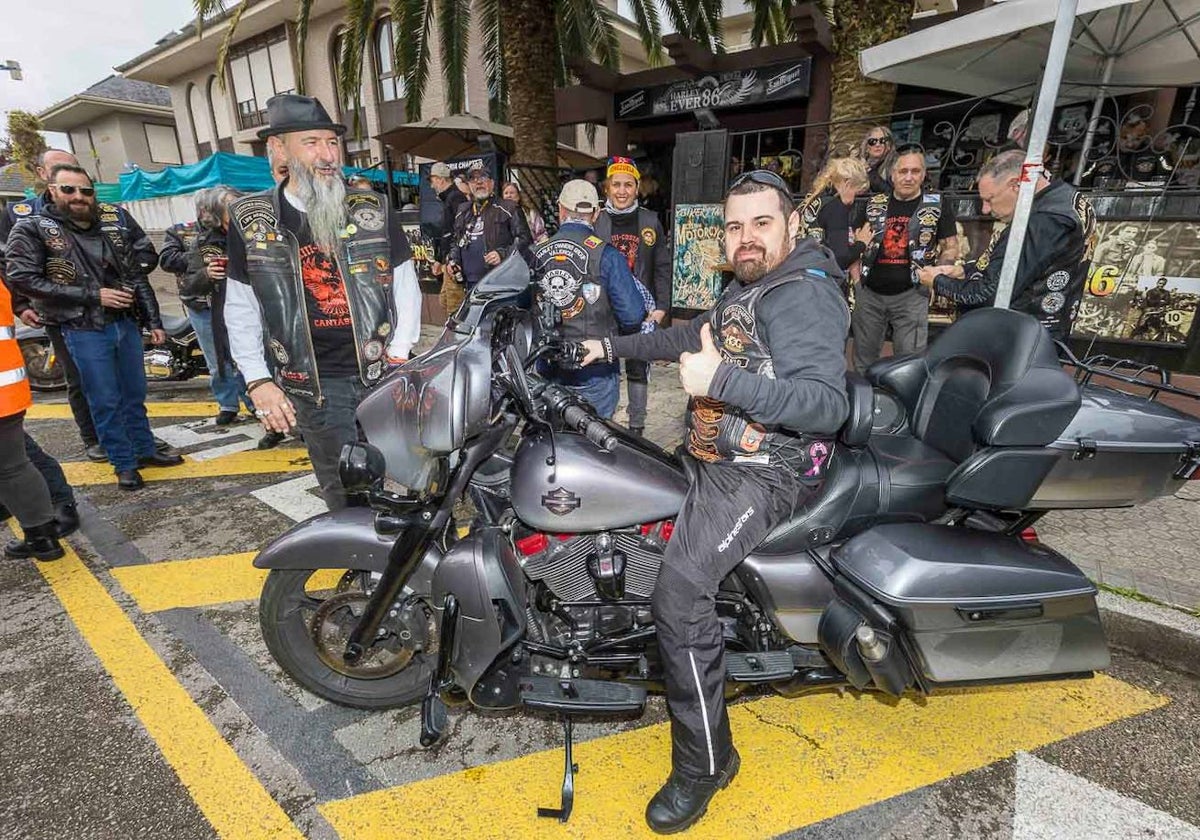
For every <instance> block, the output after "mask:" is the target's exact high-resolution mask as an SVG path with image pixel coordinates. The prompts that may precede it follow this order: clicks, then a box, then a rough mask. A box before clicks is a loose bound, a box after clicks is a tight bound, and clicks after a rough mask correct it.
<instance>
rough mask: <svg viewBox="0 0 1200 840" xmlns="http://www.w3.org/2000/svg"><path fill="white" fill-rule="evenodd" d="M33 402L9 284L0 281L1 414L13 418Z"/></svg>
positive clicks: (0, 415)
mask: <svg viewBox="0 0 1200 840" xmlns="http://www.w3.org/2000/svg"><path fill="white" fill-rule="evenodd" d="M31 405H33V394H32V393H31V392H30V390H29V380H28V379H27V378H26V377H25V357H24V356H22V355H21V348H20V347H19V346H17V330H16V320H15V319H14V318H13V310H12V297H11V296H10V295H9V293H8V287H7V286H5V285H4V283H0V417H11V416H12V415H14V414H19V413H21V412H22V411H24V410H25V409H27V408H29V406H31Z"/></svg>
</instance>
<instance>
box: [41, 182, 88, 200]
mask: <svg viewBox="0 0 1200 840" xmlns="http://www.w3.org/2000/svg"><path fill="white" fill-rule="evenodd" d="M50 186H52V187H54V188H55V189H56V190H58V191H59V192H60V193H62V194H63V195H75V193H76V191H78V192H79V193H80V194H81V195H86V196H89V197H90V196H93V195H95V194H96V188H95V187H73V186H71V185H70V184H51V185H50Z"/></svg>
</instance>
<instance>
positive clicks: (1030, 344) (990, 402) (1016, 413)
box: [867, 309, 1080, 461]
mask: <svg viewBox="0 0 1200 840" xmlns="http://www.w3.org/2000/svg"><path fill="white" fill-rule="evenodd" d="M867 378H868V379H869V380H871V382H872V383H874V384H876V385H879V386H881V387H883V388H886V389H888V390H890V391H892V392H893V393H895V394H896V396H897V397H898V398H899V399H900V401H901V402H903V403H904V405H905V408H906V409H907V410H908V415H909V417H910V418H911V421H912V429H913V434H914V435H915V436H916V437H917V438H919V439H920V440H921V441H923V442H924V443H926V444H927V445H929V446H932V447H934V448H935V449H937V450H939V451H941V452H942V453H944V454H945V455H946V456H947V457H949V458H951V459H953V460H955V461H962V460H964V459H965V458H967V457H968V456H969V455H971V453H972V452H974V451H975V449H976V448H977V447H979V446H1045V445H1046V444H1048V443H1051V442H1052V441H1053V440H1055V439H1056V438H1057V437H1058V435H1059V434H1060V433H1061V432H1062V431H1063V429H1065V428H1066V427H1067V423H1069V422H1070V420H1071V418H1072V417H1074V416H1075V412H1076V411H1077V410H1078V409H1079V402H1080V397H1079V389H1078V387H1076V385H1075V381H1074V380H1073V379H1072V378H1071V377H1070V376H1069V375H1068V374H1067V373H1066V372H1065V371H1064V370H1063V369H1062V366H1061V364H1060V363H1059V361H1058V355H1057V353H1056V352H1055V349H1054V343H1053V342H1052V341H1051V339H1050V335H1049V333H1047V332H1046V330H1045V329H1044V328H1043V327H1042V326H1041V324H1039V323H1038V322H1037V321H1036V320H1035V319H1034V318H1032V317H1030V316H1029V315H1025V314H1023V313H1020V312H1013V311H1011V310H1008V309H977V310H974V311H972V312H968V313H966V314H965V315H963V316H961V317H960V318H959V319H958V320H957V321H955V322H954V324H952V325H951V326H950V327H948V328H947V329H946V331H945V332H943V333H942V334H941V335H940V336H939V337H938V339H937V340H936V341H935V342H934V343H933V344H932V345H931V346H930V347H929V349H928V350H926V351H925V353H924V354H921V355H914V356H906V357H902V358H898V359H886V360H883V361H881V362H878V363H876V364H875V365H872V366H871V368H870V369H869V370H868V371H867Z"/></svg>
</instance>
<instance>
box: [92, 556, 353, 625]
mask: <svg viewBox="0 0 1200 840" xmlns="http://www.w3.org/2000/svg"><path fill="white" fill-rule="evenodd" d="M256 554H257V552H255V551H245V552H241V553H239V554H217V555H215V556H213V557H196V558H194V559H191V560H174V561H169V562H162V563H145V564H142V565H138V566H118V567H116V568H114V569H112V576H113V577H115V578H116V579H117V582H118V583H120V584H121V588H122V589H124V590H125V591H126V592H128V593H129V595H130V597H132V598H133V600H134V601H136V602H137V605H138V607H140V608H141V609H142V611H143V612H162V611H163V610H173V609H177V608H180V607H207V606H212V605H214V604H227V603H230V602H233V601H254V600H257V599H258V596H259V593H260V592H261V591H262V586H263V581H264V580H266V577H267V571H266V570H265V569H256V568H254V566H253V565H251V564H252V563H253V562H254V557H255V555H256ZM343 574H345V569H323V570H321V571H320V572H317V574H315V575H313V576H312V577H311V578H309V581H308V587H307V589H308V591H310V592H313V591H317V590H320V589H332V588H333V587H334V586H336V585H337V582H338V580H340V579H341V577H342V575H343Z"/></svg>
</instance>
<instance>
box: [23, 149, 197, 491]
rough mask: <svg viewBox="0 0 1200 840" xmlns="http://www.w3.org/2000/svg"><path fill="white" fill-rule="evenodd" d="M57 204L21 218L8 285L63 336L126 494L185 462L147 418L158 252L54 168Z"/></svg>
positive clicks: (82, 180)
mask: <svg viewBox="0 0 1200 840" xmlns="http://www.w3.org/2000/svg"><path fill="white" fill-rule="evenodd" d="M50 197H51V198H52V200H53V201H52V203H51V204H48V205H46V206H45V207H44V208H43V210H42V213H41V215H38V216H34V217H30V218H26V219H22V220H21V221H20V222H18V223H17V225H16V227H14V228H13V231H12V233H11V234H10V236H9V238H8V244H7V251H6V264H7V270H8V279H9V281H10V282H11V283H12V284H13V286H14V287H15V288H17V289H19V290H20V291H21V293H22V294H24V295H26V296H28V297H29V298H31V299H32V300H33V302H34V305H35V306H36V307H37V310H38V313H39V314H40V315H41V317H42V318H43V320H45V321H47V322H48V323H53V324H57V325H58V326H59V327H61V328H62V333H63V339H64V341H65V342H66V345H67V349H68V350H69V351H70V353H71V358H73V359H74V360H75V364H76V366H77V367H78V368H79V376H80V380H81V381H82V383H83V393H84V396H86V397H87V403H88V408H89V409H90V411H91V416H92V420H93V421H94V422H95V424H96V432H97V433H98V435H99V437H100V444H101V446H103V447H104V451H105V452H106V453H107V454H108V460H109V462H110V463H111V464H112V465H113V469H114V470H115V471H116V474H117V484H118V486H120V487H121V489H123V490H137V489H138V488H140V487H141V486H142V484H143V481H142V476H141V474H140V473H139V472H138V468H139V467H147V466H154V467H171V466H176V465H178V464H181V463H183V459H182V458H181V457H180V456H179V455H176V454H173V453H166V452H159V451H158V450H157V449H156V446H155V441H154V436H153V435H152V434H151V432H150V421H149V420H148V419H147V417H146V373H145V368H144V366H143V360H142V331H141V327H140V325H139V321H140V320H141V321H145V322H146V324H147V325H148V326H149V327H150V330H151V336H152V338H153V341H154V343H155V344H162V343H163V342H164V341H166V339H167V335H166V333H165V332H164V331H163V327H162V319H161V318H160V317H159V312H158V301H157V300H156V299H155V297H154V290H153V289H152V288H151V287H150V280H149V278H148V276H147V275H148V274H149V273H150V272H151V271H153V270H154V267H155V266H156V265H158V252H157V251H155V249H154V246H153V245H152V244H151V242H150V239H149V237H147V236H146V234H145V232H144V231H143V230H142V228H141V227H140V226H139V225H138V223H137V222H136V221H135V220H134V219H133V217H132V216H130V215H129V214H128V213H126V212H125V211H124V210H123V209H121V208H119V207H116V206H114V205H111V204H98V203H97V202H96V190H95V187H94V186H93V184H92V179H91V177H90V176H89V175H88V174H87V172H86V171H84V170H83V169H82V168H80V167H78V166H72V165H69V164H65V165H59V166H55V167H54V169H53V170H52V172H51V178H50Z"/></svg>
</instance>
